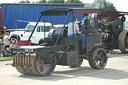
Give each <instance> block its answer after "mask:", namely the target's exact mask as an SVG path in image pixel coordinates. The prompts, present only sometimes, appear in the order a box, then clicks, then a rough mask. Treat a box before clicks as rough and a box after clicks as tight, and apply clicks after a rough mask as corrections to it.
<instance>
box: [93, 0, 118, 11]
mask: <svg viewBox="0 0 128 85" xmlns="http://www.w3.org/2000/svg"><path fill="white" fill-rule="evenodd" d="M93 4H94V7H98V8H102V9H103V10H104V11H116V8H115V6H114V4H113V3H110V2H108V1H106V0H95V1H94V3H93Z"/></svg>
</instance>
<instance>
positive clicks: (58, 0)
mask: <svg viewBox="0 0 128 85" xmlns="http://www.w3.org/2000/svg"><path fill="white" fill-rule="evenodd" d="M19 3H30V1H29V0H26V1H24V0H22V1H20V2H19ZM32 3H82V1H80V0H39V1H37V2H34V1H33V2H32Z"/></svg>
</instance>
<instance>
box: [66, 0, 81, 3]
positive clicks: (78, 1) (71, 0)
mask: <svg viewBox="0 0 128 85" xmlns="http://www.w3.org/2000/svg"><path fill="white" fill-rule="evenodd" d="M66 3H82V2H81V1H80V0H67V1H66Z"/></svg>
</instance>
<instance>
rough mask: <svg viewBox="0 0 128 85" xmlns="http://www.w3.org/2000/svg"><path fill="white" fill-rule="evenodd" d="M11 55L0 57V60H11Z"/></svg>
mask: <svg viewBox="0 0 128 85" xmlns="http://www.w3.org/2000/svg"><path fill="white" fill-rule="evenodd" d="M11 59H12V56H8V57H0V60H11Z"/></svg>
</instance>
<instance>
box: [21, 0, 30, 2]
mask: <svg viewBox="0 0 128 85" xmlns="http://www.w3.org/2000/svg"><path fill="white" fill-rule="evenodd" d="M19 3H30V1H28V0H26V1H24V0H22V1H20V2H19Z"/></svg>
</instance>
